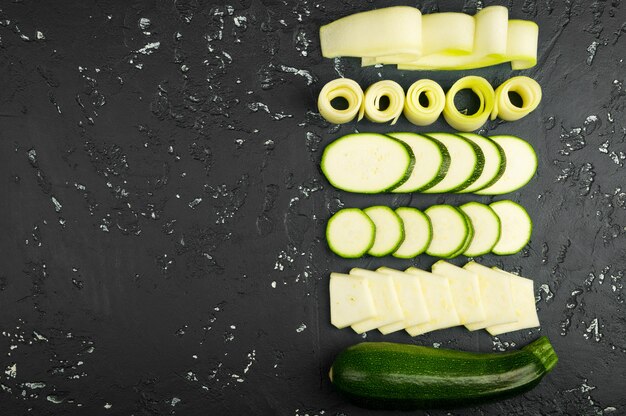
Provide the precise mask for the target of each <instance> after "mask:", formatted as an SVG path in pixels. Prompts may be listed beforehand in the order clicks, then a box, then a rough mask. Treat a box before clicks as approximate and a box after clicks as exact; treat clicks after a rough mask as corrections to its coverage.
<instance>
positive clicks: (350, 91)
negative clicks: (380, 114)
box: [317, 78, 363, 124]
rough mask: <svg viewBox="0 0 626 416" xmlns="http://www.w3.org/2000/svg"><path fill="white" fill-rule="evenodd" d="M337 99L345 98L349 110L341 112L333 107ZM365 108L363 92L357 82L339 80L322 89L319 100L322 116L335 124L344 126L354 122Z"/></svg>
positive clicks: (344, 79)
mask: <svg viewBox="0 0 626 416" xmlns="http://www.w3.org/2000/svg"><path fill="white" fill-rule="evenodd" d="M335 98H344V99H345V100H346V101H347V102H348V108H346V109H344V110H339V109H337V108H335V107H333V105H332V101H333V100H334V99H335ZM362 106H363V90H362V89H361V87H360V86H359V84H357V83H356V82H355V81H353V80H351V79H348V78H337V79H334V80H332V81H330V82H329V83H327V84H326V85H324V88H322V91H320V95H319V97H318V98H317V108H318V110H319V112H320V115H321V116H322V117H324V118H325V119H326V120H327V121H329V122H331V123H333V124H344V123H348V122H350V121H352V120H353V119H354V117H356V115H357V114H358V113H359V110H360V109H361V107H362Z"/></svg>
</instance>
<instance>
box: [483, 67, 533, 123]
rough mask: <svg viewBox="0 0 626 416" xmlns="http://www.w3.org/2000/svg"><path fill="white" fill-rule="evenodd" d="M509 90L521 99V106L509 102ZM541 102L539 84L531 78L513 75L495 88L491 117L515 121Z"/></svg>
mask: <svg viewBox="0 0 626 416" xmlns="http://www.w3.org/2000/svg"><path fill="white" fill-rule="evenodd" d="M509 92H514V93H517V94H518V95H519V96H520V98H521V99H522V106H521V107H518V106H516V105H515V104H513V103H512V102H511V99H510V97H509ZM540 102H541V86H540V85H539V84H538V83H537V81H535V80H534V79H532V78H528V77H513V78H510V79H508V80H506V81H505V82H504V83H503V84H502V85H500V86H499V87H498V88H496V101H495V105H494V107H493V111H492V112H491V119H492V120H495V119H496V117H500V118H501V119H502V120H506V121H515V120H519V119H520V118H522V117H524V116H526V115H528V114H529V113H530V112H532V111H533V110H534V109H535V108H537V106H538V105H539V103H540Z"/></svg>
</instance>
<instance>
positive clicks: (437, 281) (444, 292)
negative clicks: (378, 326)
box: [406, 267, 461, 337]
mask: <svg viewBox="0 0 626 416" xmlns="http://www.w3.org/2000/svg"><path fill="white" fill-rule="evenodd" d="M406 273H409V274H413V275H416V276H418V277H419V278H420V283H421V285H422V290H423V292H424V299H425V301H426V306H427V307H428V312H429V313H430V320H429V321H428V322H426V323H423V324H419V325H415V326H411V327H408V328H406V331H407V332H408V333H409V335H411V336H412V337H415V336H417V335H421V334H425V333H426V332H430V331H435V330H438V329H444V328H450V327H453V326H457V325H460V324H461V319H460V318H459V315H458V313H457V311H456V307H455V305H454V299H452V292H451V291H450V282H449V281H448V279H447V278H445V277H443V276H437V275H434V274H432V273H429V272H427V271H424V270H421V269H418V268H416V267H409V268H408V269H406Z"/></svg>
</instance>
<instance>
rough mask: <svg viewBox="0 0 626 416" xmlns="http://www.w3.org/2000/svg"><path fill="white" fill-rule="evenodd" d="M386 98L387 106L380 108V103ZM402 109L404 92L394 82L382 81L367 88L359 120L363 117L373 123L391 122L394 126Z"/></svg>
mask: <svg viewBox="0 0 626 416" xmlns="http://www.w3.org/2000/svg"><path fill="white" fill-rule="evenodd" d="M383 97H387V99H388V105H387V107H385V108H384V109H383V108H381V105H380V101H381V99H382V98H383ZM403 109H404V90H403V89H402V87H401V86H400V84H398V83H397V82H395V81H391V80H382V81H378V82H375V83H374V84H372V85H370V86H369V87H367V89H366V90H365V95H364V98H363V105H362V106H361V109H360V110H359V120H361V119H362V118H363V115H365V116H366V117H367V119H368V120H370V121H373V122H374V123H386V122H388V121H391V125H394V124H396V122H397V121H398V118H399V117H400V114H402V110H403Z"/></svg>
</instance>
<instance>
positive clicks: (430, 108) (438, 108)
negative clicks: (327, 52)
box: [404, 79, 446, 126]
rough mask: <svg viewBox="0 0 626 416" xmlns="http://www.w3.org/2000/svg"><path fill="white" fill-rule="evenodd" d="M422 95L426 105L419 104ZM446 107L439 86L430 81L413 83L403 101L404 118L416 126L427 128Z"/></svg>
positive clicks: (444, 98) (444, 95) (423, 80)
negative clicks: (426, 102)
mask: <svg viewBox="0 0 626 416" xmlns="http://www.w3.org/2000/svg"><path fill="white" fill-rule="evenodd" d="M422 95H424V97H426V100H427V101H428V104H427V105H422V104H421V103H420V98H421V96H422ZM445 105H446V94H445V93H444V92H443V88H441V85H439V84H438V83H436V82H435V81H433V80H431V79H420V80H417V81H415V82H414V83H413V84H412V85H411V86H410V87H409V89H408V91H407V93H406V99H405V100H404V116H405V117H406V118H407V120H409V121H410V122H411V123H413V124H415V125H416V126H428V125H431V124H433V123H434V122H435V121H437V119H438V118H439V116H440V115H441V112H442V111H443V108H444V106H445Z"/></svg>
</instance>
